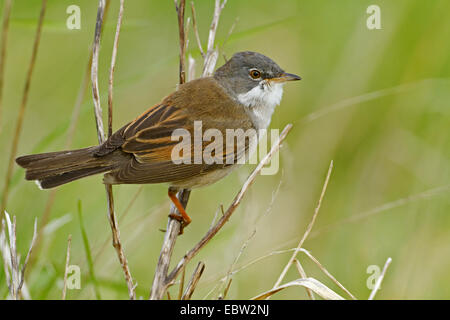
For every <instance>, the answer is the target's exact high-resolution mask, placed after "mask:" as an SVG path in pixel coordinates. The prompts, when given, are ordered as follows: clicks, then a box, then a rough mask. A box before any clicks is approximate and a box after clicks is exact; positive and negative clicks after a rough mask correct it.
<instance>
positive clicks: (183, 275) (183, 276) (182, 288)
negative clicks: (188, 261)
mask: <svg viewBox="0 0 450 320" xmlns="http://www.w3.org/2000/svg"><path fill="white" fill-rule="evenodd" d="M185 276H186V269H183V272H182V273H181V280H180V287H179V288H178V300H181V297H183V291H184V278H185Z"/></svg>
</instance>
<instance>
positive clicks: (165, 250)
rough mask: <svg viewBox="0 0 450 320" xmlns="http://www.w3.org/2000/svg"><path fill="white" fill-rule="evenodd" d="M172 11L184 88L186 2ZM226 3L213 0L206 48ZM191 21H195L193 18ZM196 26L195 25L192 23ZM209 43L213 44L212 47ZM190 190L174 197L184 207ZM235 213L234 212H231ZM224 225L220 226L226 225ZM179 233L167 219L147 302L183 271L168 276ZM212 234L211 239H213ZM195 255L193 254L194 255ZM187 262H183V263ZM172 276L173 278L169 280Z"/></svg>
mask: <svg viewBox="0 0 450 320" xmlns="http://www.w3.org/2000/svg"><path fill="white" fill-rule="evenodd" d="M174 3H175V9H176V12H177V17H178V29H179V43H180V68H179V79H180V81H179V82H180V84H183V83H184V82H185V79H186V75H185V59H186V42H187V41H186V30H185V25H184V14H185V0H180V1H178V0H174ZM225 3H226V0H225V1H223V2H221V1H219V0H216V2H215V9H214V17H213V21H212V24H211V29H210V34H209V38H208V48H210V47H211V48H212V47H214V41H215V35H216V30H217V25H218V22H219V16H220V13H221V11H222V10H223V8H224V6H225ZM193 19H194V17H193ZM195 24H196V23H195ZM211 43H212V44H211ZM217 56H218V52H217V50H212V51H211V50H209V51H208V52H207V53H206V58H205V61H204V69H203V74H202V76H207V75H209V74H210V73H212V71H213V70H214V67H215V65H216V62H217ZM189 195H190V190H187V189H182V190H180V191H179V192H178V194H177V197H178V199H179V200H180V202H181V203H182V205H183V206H184V207H186V205H187V202H188V200H189ZM233 211H234V209H233ZM170 213H171V214H172V213H178V211H177V210H176V208H175V206H173V205H172V206H171V211H170ZM225 222H226V220H225V221H223V223H225ZM219 229H220V227H219V228H218V229H217V230H216V231H215V232H214V234H215V233H216V232H217V231H218V230H219ZM180 230H181V224H180V222H179V221H177V220H176V219H172V218H169V221H168V223H167V228H166V233H165V236H164V241H163V245H162V248H161V252H160V255H159V259H158V264H157V266H156V270H155V276H154V278H153V285H152V290H151V293H150V299H152V300H154V299H158V300H160V299H162V298H163V297H164V293H165V292H166V291H167V288H168V287H169V286H170V285H171V284H172V283H173V281H174V279H175V278H176V276H177V275H178V274H179V272H180V271H181V270H182V269H183V268H184V266H185V264H183V266H182V267H181V268H179V269H177V270H174V271H176V272H175V274H173V272H172V273H171V274H170V275H168V270H169V264H170V260H171V257H172V253H173V249H174V247H175V242H176V239H177V237H178V234H179V232H180ZM214 234H211V235H210V236H211V237H212V236H214ZM194 255H195V253H194ZM188 261H189V260H186V263H187V262H188ZM173 275H175V276H174V277H172V276H173Z"/></svg>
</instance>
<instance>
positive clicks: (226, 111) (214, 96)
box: [97, 78, 252, 183]
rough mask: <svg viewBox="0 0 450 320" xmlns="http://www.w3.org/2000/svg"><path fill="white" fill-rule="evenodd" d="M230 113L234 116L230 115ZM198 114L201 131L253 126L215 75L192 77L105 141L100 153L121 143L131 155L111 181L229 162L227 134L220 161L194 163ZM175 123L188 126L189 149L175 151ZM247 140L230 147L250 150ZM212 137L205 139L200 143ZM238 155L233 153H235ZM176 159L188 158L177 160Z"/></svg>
mask: <svg viewBox="0 0 450 320" xmlns="http://www.w3.org/2000/svg"><path fill="white" fill-rule="evenodd" d="M198 82H202V83H198ZM206 86H207V87H206ZM201 89H202V90H201ZM213 101H214V103H216V107H214V108H212V107H211V104H212V103H213ZM230 118H231V119H234V120H232V121H230ZM200 120H201V121H202V130H203V132H205V131H206V130H207V129H217V130H218V132H220V133H221V134H222V136H223V137H225V135H226V129H242V131H243V132H244V131H246V130H247V129H249V128H251V127H252V126H251V122H250V121H249V119H248V117H247V116H246V115H245V113H244V111H243V110H242V109H241V108H240V107H238V106H236V104H235V103H234V101H232V100H231V99H229V98H228V96H227V95H225V94H224V91H223V89H222V88H221V87H219V86H218V85H217V84H216V83H215V80H213V79H211V78H206V79H199V80H194V81H191V82H189V83H187V84H185V85H183V86H180V88H179V90H178V91H176V92H175V93H173V94H172V95H170V96H169V97H167V98H166V99H164V100H163V101H162V103H161V104H158V105H155V106H153V107H152V108H150V109H149V110H147V111H146V112H145V113H144V114H142V115H141V116H139V117H138V118H137V119H135V120H134V121H132V122H131V123H129V124H128V125H126V126H124V127H122V128H121V129H120V130H118V131H117V132H116V133H114V134H113V135H112V136H111V137H110V138H109V139H108V141H106V142H105V144H103V145H102V147H101V148H100V149H99V150H98V152H97V155H99V156H102V155H105V154H109V153H111V152H112V151H114V150H117V149H119V150H121V151H122V152H124V153H126V154H129V155H131V157H129V160H128V161H127V162H126V163H124V164H122V165H121V166H120V167H119V168H118V169H116V170H114V171H112V172H111V173H109V174H107V179H108V181H111V182H114V183H160V182H171V181H179V180H185V179H188V178H190V177H194V176H198V175H202V174H205V173H207V172H210V171H211V170H214V169H217V168H220V167H225V166H228V165H230V161H228V162H227V159H226V157H227V150H226V148H225V143H226V139H225V138H224V139H223V141H222V144H223V147H222V148H219V149H220V150H219V154H215V157H216V158H220V157H222V158H223V161H221V163H212V164H207V163H204V162H203V161H202V163H195V162H196V161H195V160H196V159H194V152H195V149H194V148H195V147H194V141H193V140H194V139H193V137H194V122H195V121H200ZM177 129H183V130H185V132H187V133H189V134H190V137H191V138H192V139H191V140H187V139H184V140H183V142H184V143H185V145H183V146H184V147H185V148H186V149H185V150H190V152H189V153H188V154H184V152H183V153H181V154H178V153H177V154H175V157H174V155H173V150H174V147H175V146H177V145H178V148H179V147H180V146H181V145H180V141H179V140H177V139H174V138H173V133H174V131H175V130H177ZM239 133H240V131H239V132H238V134H239ZM244 140H245V141H246V143H245V145H244V146H243V148H240V149H239V148H238V146H237V145H235V148H234V149H233V150H232V153H234V154H235V155H236V154H238V155H239V156H240V155H241V154H242V153H243V152H245V151H246V150H248V143H247V140H246V139H244ZM213 141H214V140H213ZM186 143H187V145H186ZM210 143H211V142H210V141H205V142H203V141H202V142H201V144H202V145H203V147H202V149H203V148H204V147H205V146H206V145H208V144H210ZM222 150H223V151H222ZM228 151H230V150H228ZM228 153H230V152H228ZM228 155H229V154H228ZM239 156H235V157H234V158H235V159H237V158H239ZM177 159H178V160H180V161H181V160H184V161H183V162H182V163H179V162H178V163H177V162H176V161H175V162H174V160H177ZM187 162H189V163H187ZM219 162H220V161H219Z"/></svg>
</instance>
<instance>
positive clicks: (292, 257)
mask: <svg viewBox="0 0 450 320" xmlns="http://www.w3.org/2000/svg"><path fill="white" fill-rule="evenodd" d="M332 171H333V160H332V161H331V163H330V167H329V168H328V173H327V177H326V178H325V182H324V184H323V187H322V192H321V194H320V198H319V202H318V204H317V207H316V210H315V211H314V215H313V217H312V219H311V222H310V223H309V225H308V227H307V228H306V231H305V233H304V234H303V237H302V239H301V240H300V242H299V243H298V246H297V249H300V248H301V247H302V246H303V243H304V242H305V240H306V238H308V235H309V234H310V232H311V230H312V227H313V226H314V222H315V221H316V218H317V215H318V214H319V210H320V206H321V205H322V200H323V197H324V196H325V192H326V190H327V186H328V181H329V180H330V176H331V172H332ZM296 256H297V251H295V252H294V253H293V254H292V256H291V258H290V259H289V262H288V263H287V264H286V266H285V267H284V269H283V271H282V272H281V274H280V276H279V277H278V280H277V281H276V282H275V284H274V286H273V288H274V289H275V288H276V287H278V286H279V285H280V283H281V281H283V279H284V277H285V276H286V273H287V271H288V269H289V267H290V266H291V265H292V263H293V262H294V259H295V258H296Z"/></svg>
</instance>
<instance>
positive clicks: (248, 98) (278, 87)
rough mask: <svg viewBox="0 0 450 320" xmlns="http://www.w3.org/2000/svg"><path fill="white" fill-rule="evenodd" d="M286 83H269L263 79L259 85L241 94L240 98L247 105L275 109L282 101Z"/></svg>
mask: <svg viewBox="0 0 450 320" xmlns="http://www.w3.org/2000/svg"><path fill="white" fill-rule="evenodd" d="M283 85H284V83H282V82H278V83H274V82H272V83H268V82H264V81H262V82H261V83H260V84H259V85H257V86H255V87H254V88H252V89H251V90H250V91H248V92H246V93H241V94H239V95H238V96H237V97H238V100H239V102H240V103H241V104H243V105H244V106H246V107H259V108H267V109H272V110H273V109H274V108H275V107H276V106H278V105H279V104H280V102H281V98H282V97H283Z"/></svg>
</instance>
